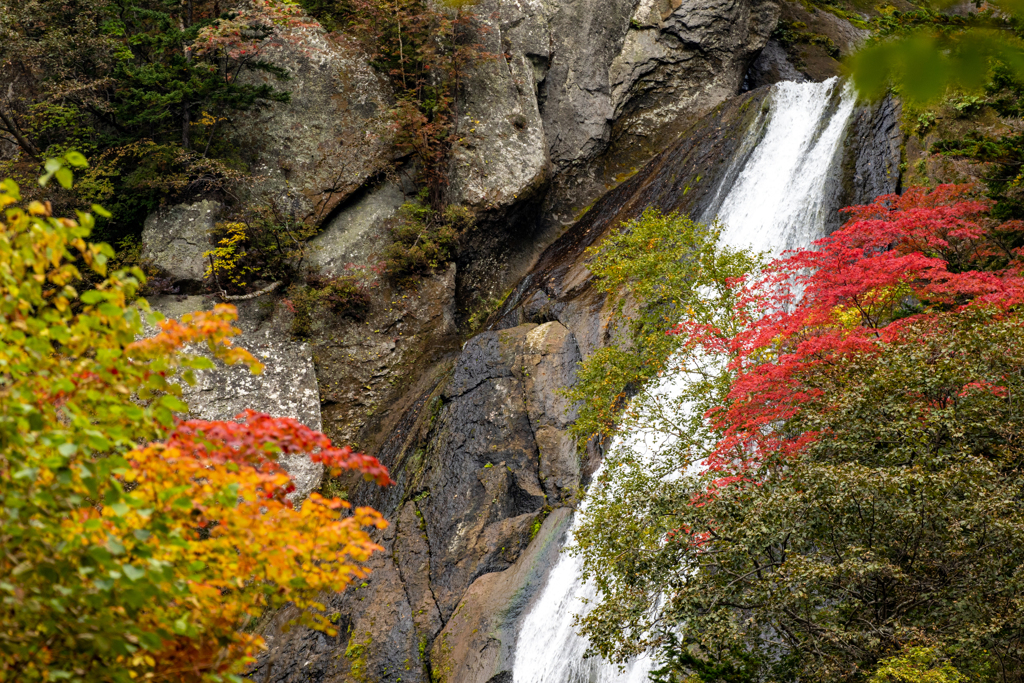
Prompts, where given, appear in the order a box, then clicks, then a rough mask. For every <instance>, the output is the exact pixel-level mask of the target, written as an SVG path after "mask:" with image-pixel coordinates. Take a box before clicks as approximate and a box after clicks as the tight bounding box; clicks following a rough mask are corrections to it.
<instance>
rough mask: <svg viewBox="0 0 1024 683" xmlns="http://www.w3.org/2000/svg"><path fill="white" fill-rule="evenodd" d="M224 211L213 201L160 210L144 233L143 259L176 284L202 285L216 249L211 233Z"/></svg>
mask: <svg viewBox="0 0 1024 683" xmlns="http://www.w3.org/2000/svg"><path fill="white" fill-rule="evenodd" d="M223 210H224V207H223V205H222V204H221V203H220V202H216V201H213V200H209V199H204V200H203V201H199V202H196V203H194V204H178V205H175V206H170V207H166V208H163V209H160V210H159V211H157V212H156V213H154V214H152V215H150V216H149V217H148V218H147V219H146V223H145V226H144V227H143V229H142V258H143V259H144V260H146V261H149V262H151V263H152V264H153V265H155V266H156V267H157V268H159V269H160V270H161V271H163V272H164V273H166V274H167V276H168V277H170V278H171V280H172V281H173V282H175V283H182V284H194V283H198V282H201V281H202V280H203V277H204V275H205V274H206V267H207V259H206V256H205V254H206V252H208V251H210V250H211V249H212V248H213V245H212V242H211V237H210V233H211V232H212V231H213V229H214V226H215V224H216V222H217V219H218V218H219V217H220V215H221V212H222V211H223Z"/></svg>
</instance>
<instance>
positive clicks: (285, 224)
mask: <svg viewBox="0 0 1024 683" xmlns="http://www.w3.org/2000/svg"><path fill="white" fill-rule="evenodd" d="M315 232H316V230H315V228H314V227H313V226H312V225H310V224H308V223H304V222H302V221H299V220H296V219H295V218H294V217H293V216H291V215H289V214H287V213H285V212H282V211H280V210H278V209H277V208H276V207H274V206H258V207H255V208H250V209H247V210H245V211H244V212H243V213H242V216H241V218H240V219H239V220H235V221H226V222H222V223H217V226H216V232H215V234H214V239H215V240H216V243H217V246H216V247H214V249H213V250H211V251H209V252H207V253H206V256H207V258H208V259H209V260H210V265H209V267H208V268H207V271H206V277H207V278H211V279H212V280H213V282H214V284H215V285H216V286H217V287H218V289H221V290H222V291H226V292H231V293H238V292H247V291H251V290H252V289H255V285H256V283H257V282H263V283H264V285H265V284H267V283H268V282H290V281H292V280H295V279H297V278H299V276H300V275H301V273H302V266H303V261H304V260H305V257H306V250H307V245H306V241H307V240H308V239H309V238H310V237H312V236H313V235H314V234H315Z"/></svg>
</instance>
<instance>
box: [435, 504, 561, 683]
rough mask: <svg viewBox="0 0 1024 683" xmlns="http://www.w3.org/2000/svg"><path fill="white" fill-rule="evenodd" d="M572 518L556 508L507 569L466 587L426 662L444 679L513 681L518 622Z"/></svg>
mask: <svg viewBox="0 0 1024 683" xmlns="http://www.w3.org/2000/svg"><path fill="white" fill-rule="evenodd" d="M571 519H572V512H571V511H570V510H569V509H568V508H558V509H557V510H555V511H554V512H552V513H551V514H550V515H548V517H547V518H546V519H545V520H544V524H543V525H542V526H541V527H540V529H539V530H538V532H537V536H536V538H534V541H533V542H532V543H531V544H530V547H529V548H528V549H527V550H526V552H524V553H523V554H522V555H521V556H520V557H519V559H518V560H516V562H515V564H514V565H512V567H510V568H509V569H507V570H506V571H503V572H500V573H492V574H485V575H484V576H481V577H480V578H479V579H477V580H476V581H474V582H473V585H471V586H470V587H469V590H467V591H466V595H465V597H464V598H463V599H462V601H461V602H460V603H459V606H458V608H457V609H456V610H455V614H454V615H453V616H452V618H451V619H450V620H449V621H448V623H447V625H446V626H445V628H444V631H442V632H441V635H440V637H438V638H436V639H435V640H434V647H433V649H432V651H431V661H432V662H433V663H434V667H435V669H436V670H437V671H438V672H439V673H440V674H441V675H442V676H444V677H445V680H449V681H459V683H491V682H493V681H509V682H511V681H512V665H513V664H514V661H515V642H516V635H517V628H518V624H519V619H520V618H521V617H522V616H524V615H525V614H526V613H527V612H528V611H529V608H530V607H531V605H532V603H533V600H534V599H536V598H537V596H538V594H539V592H540V589H541V588H542V587H543V585H544V579H545V578H546V575H547V573H548V571H549V570H550V569H551V567H553V566H554V564H555V563H556V562H557V561H558V554H559V553H558V551H559V549H560V548H561V546H562V542H563V540H564V538H565V534H566V531H567V529H568V527H569V522H570V521H571Z"/></svg>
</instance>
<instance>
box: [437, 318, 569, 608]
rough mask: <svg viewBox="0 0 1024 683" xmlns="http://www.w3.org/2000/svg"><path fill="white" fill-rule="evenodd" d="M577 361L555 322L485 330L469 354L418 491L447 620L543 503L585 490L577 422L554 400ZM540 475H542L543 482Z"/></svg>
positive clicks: (447, 392)
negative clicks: (574, 432) (571, 427)
mask: <svg viewBox="0 0 1024 683" xmlns="http://www.w3.org/2000/svg"><path fill="white" fill-rule="evenodd" d="M579 360H580V355H579V350H578V349H577V347H576V342H575V340H574V339H573V338H572V336H571V335H570V334H569V333H568V331H567V330H566V329H565V327H564V326H562V325H561V324H560V323H557V322H550V323H545V324H544V325H540V326H537V325H536V324H527V325H521V326H519V327H516V328H514V329H510V330H503V331H501V332H487V333H484V334H481V335H478V336H476V337H474V338H473V339H471V340H470V341H469V342H468V343H467V344H466V346H465V348H464V349H463V352H462V355H461V357H460V359H459V361H458V363H457V364H456V366H455V370H454V373H453V376H452V379H451V381H450V382H449V384H448V386H447V387H446V388H445V389H444V392H443V393H442V402H443V406H442V407H441V408H440V411H439V413H438V416H437V422H436V427H435V431H434V434H433V435H432V438H431V441H430V446H429V447H428V451H427V455H426V458H427V466H426V468H425V471H424V473H423V475H422V477H421V478H420V479H419V483H418V486H417V488H418V489H421V490H422V491H423V492H425V493H427V494H429V495H428V496H427V497H425V498H424V499H423V500H421V501H420V502H419V503H418V506H419V509H420V511H421V513H422V515H423V520H424V523H425V525H426V532H427V538H428V539H430V550H431V555H432V556H433V557H434V558H438V559H440V558H444V560H445V561H443V562H441V561H437V562H434V563H432V564H431V571H430V579H431V586H432V588H433V593H434V595H435V597H436V600H437V605H438V609H439V610H440V613H441V616H442V618H443V619H445V620H447V619H449V618H450V617H451V614H452V612H453V611H454V609H455V607H456V605H457V604H458V603H459V600H460V599H461V597H462V595H463V594H464V593H465V591H466V588H468V587H469V585H470V584H471V583H472V582H473V581H474V580H476V579H477V578H478V577H479V576H481V575H483V574H486V573H489V572H495V571H502V570H504V569H507V568H508V567H509V566H511V564H512V563H513V562H514V561H515V559H516V558H517V557H518V555H519V553H520V552H522V550H523V549H524V548H525V547H526V546H527V544H528V543H529V542H530V538H531V527H532V526H533V525H534V524H535V523H536V522H537V519H538V514H539V513H540V511H541V509H542V508H544V506H545V505H558V504H560V503H561V502H562V501H563V500H564V499H567V498H570V497H571V496H572V495H573V494H574V493H575V489H576V487H577V486H578V485H579V468H578V465H577V462H576V449H575V444H573V443H572V442H571V441H570V440H569V439H568V438H566V437H565V434H564V431H562V430H563V429H564V427H565V426H567V424H568V422H569V421H571V419H572V418H573V417H574V413H573V412H572V410H571V406H569V405H567V404H566V402H565V400H564V399H563V398H562V397H561V396H559V395H558V393H557V391H558V389H560V388H561V387H564V386H567V385H569V384H571V383H572V378H573V377H574V375H575V370H576V365H577V363H578V362H579ZM542 477H544V479H543V480H542Z"/></svg>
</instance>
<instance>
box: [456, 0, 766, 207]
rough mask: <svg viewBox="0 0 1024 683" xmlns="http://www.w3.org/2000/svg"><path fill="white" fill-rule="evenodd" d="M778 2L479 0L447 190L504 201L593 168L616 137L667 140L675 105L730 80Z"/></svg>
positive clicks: (704, 105) (752, 53)
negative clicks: (478, 28) (474, 50)
mask: <svg viewBox="0 0 1024 683" xmlns="http://www.w3.org/2000/svg"><path fill="white" fill-rule="evenodd" d="M778 11H779V8H778V0H739V1H736V0H714V1H713V2H707V0H642V1H641V2H639V3H636V2H634V1H633V0H586V1H584V2H576V3H556V2H543V1H540V0H532V1H523V0H484V1H483V2H481V3H480V4H478V5H477V6H476V8H475V13H476V15H477V17H478V19H479V21H480V22H481V23H482V24H484V25H485V26H486V27H487V28H488V32H487V33H485V34H483V46H482V47H483V49H484V52H485V53H486V54H488V55H490V57H489V58H488V59H486V60H485V61H483V62H482V63H481V64H479V65H477V66H476V67H475V69H474V72H473V73H472V74H471V77H470V79H469V81H468V87H467V102H466V105H465V110H464V114H463V116H462V118H461V119H460V120H459V122H458V138H459V142H458V144H457V145H456V146H455V149H454V160H453V175H454V178H453V188H454V189H455V195H456V198H457V199H458V200H460V201H463V202H465V203H468V204H471V205H474V206H479V207H481V208H495V207H499V206H502V205H507V204H511V203H513V202H515V201H516V200H517V199H521V198H523V197H528V196H531V195H532V194H533V193H535V191H536V190H537V189H539V187H540V185H541V184H542V183H543V182H544V181H545V180H546V179H547V177H548V175H549V174H550V173H552V172H553V173H557V174H566V173H569V174H570V175H578V174H580V173H582V174H583V175H591V174H593V173H595V172H598V171H596V169H594V168H590V167H588V164H589V162H591V161H593V160H594V159H596V158H597V157H598V156H599V155H600V154H601V153H602V152H604V151H605V150H606V149H607V148H608V146H609V144H610V143H612V142H613V141H614V140H615V139H617V138H618V137H622V136H631V137H632V138H654V139H657V140H659V141H660V140H663V139H667V138H665V137H663V136H664V134H666V133H667V132H668V131H671V130H674V127H673V123H674V122H675V121H676V119H678V118H679V117H680V116H682V115H684V114H694V113H702V112H705V111H707V110H708V109H711V108H712V107H714V106H715V105H716V104H718V103H719V102H721V101H722V100H724V99H725V98H727V97H730V96H732V95H734V94H735V93H736V92H737V91H738V90H739V88H740V85H741V84H742V81H743V75H744V73H745V72H746V71H747V68H748V67H749V65H750V63H751V62H752V61H753V60H754V58H755V57H756V56H757V54H758V52H759V51H760V50H761V48H762V47H763V46H764V45H765V42H766V41H767V40H768V35H769V33H770V32H771V30H772V29H773V28H774V26H775V21H776V19H777V16H778ZM654 148H655V145H650V146H648V147H647V149H648V152H647V154H646V157H645V158H640V157H636V156H635V155H634V157H633V162H634V163H636V164H640V163H642V162H643V161H646V160H647V158H650V156H653V154H654V151H653V150H654ZM601 180H602V181H603V180H605V179H603V178H602V179H601ZM562 182H563V183H565V182H566V181H562ZM588 187H590V184H588ZM596 187H597V186H595V187H594V188H591V189H592V191H593V190H594V189H596Z"/></svg>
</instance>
